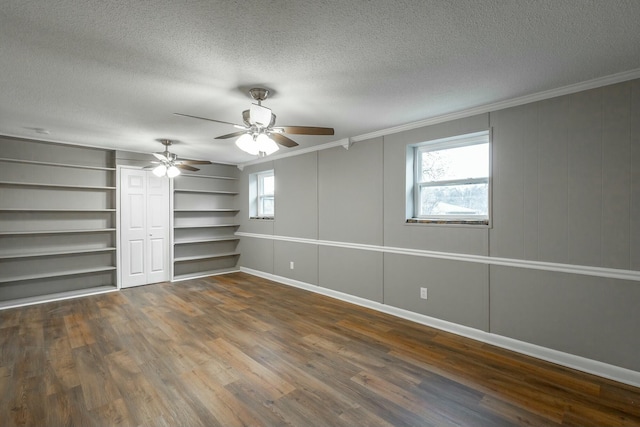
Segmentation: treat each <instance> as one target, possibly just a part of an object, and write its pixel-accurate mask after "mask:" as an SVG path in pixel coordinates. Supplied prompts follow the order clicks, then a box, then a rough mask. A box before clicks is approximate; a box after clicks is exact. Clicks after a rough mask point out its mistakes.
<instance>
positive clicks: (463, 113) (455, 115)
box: [237, 68, 640, 170]
mask: <svg viewBox="0 0 640 427" xmlns="http://www.w3.org/2000/svg"><path fill="white" fill-rule="evenodd" d="M637 78H640V68H636V69H634V70H629V71H624V72H621V73H616V74H611V75H609V76H604V77H598V78H595V79H591V80H587V81H584V82H580V83H575V84H571V85H567V86H562V87H559V88H556V89H550V90H545V91H542V92H537V93H533V94H530V95H524V96H520V97H517V98H512V99H507V100H504V101H497V102H492V103H490V104H484V105H479V106H477V107H472V108H468V109H465V110H460V111H455V112H452V113H447V114H442V115H439V116H434V117H429V118H426V119H423V120H419V121H417V122H411V123H406V124H403V125H399V126H394V127H390V128H386V129H382V130H379V131H375V132H370V133H365V134H362V135H358V136H354V137H351V138H346V139H341V140H338V141H333V142H328V143H326V144H320V145H314V146H313V147H308V148H302V149H300V150H295V151H291V152H288V153H283V154H278V155H275V156H269V157H264V158H260V159H256V160H252V161H250V162H246V163H241V164H238V165H237V166H238V169H240V170H242V169H244V167H245V166H249V165H255V164H258V163H264V162H267V161H271V160H277V159H283V158H286V157H292V156H297V155H302V154H307V153H311V152H314V151H321V150H326V149H328V148H333V147H338V146H343V147H345V148H347V149H348V148H349V147H351V145H352V144H353V143H355V142H359V141H366V140H368V139H373V138H378V137H381V136H387V135H391V134H394V133H399V132H404V131H408V130H413V129H417V128H421V127H425V126H431V125H435V124H438V123H443V122H449V121H452V120H457V119H462V118H465V117H471V116H475V115H477V114H484V113H491V112H494V111H498V110H504V109H505V108H511V107H517V106H519V105H524V104H530V103H533V102H538V101H543V100H545V99H550V98H555V97H557V96H563V95H570V94H572V93H577V92H582V91H585V90H589V89H596V88H599V87H603V86H608V85H612V84H616V83H622V82H626V81H629V80H633V79H637ZM345 141H346V142H345Z"/></svg>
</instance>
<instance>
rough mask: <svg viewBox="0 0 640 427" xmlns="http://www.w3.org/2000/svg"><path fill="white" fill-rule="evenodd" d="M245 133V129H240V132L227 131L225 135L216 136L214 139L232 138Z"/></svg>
mask: <svg viewBox="0 0 640 427" xmlns="http://www.w3.org/2000/svg"><path fill="white" fill-rule="evenodd" d="M245 133H247V132H246V131H240V132H233V133H228V134H226V135H221V136H216V139H228V138H233V137H235V136H240V135H242V134H245Z"/></svg>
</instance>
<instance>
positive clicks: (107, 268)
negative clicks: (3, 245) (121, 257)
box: [0, 266, 116, 283]
mask: <svg viewBox="0 0 640 427" xmlns="http://www.w3.org/2000/svg"><path fill="white" fill-rule="evenodd" d="M115 269H116V267H113V266H103V267H94V268H83V269H78V270H67V271H61V272H58V273H40V274H29V275H26V276H16V277H4V278H0V283H10V282H24V281H27V280H38V279H50V278H53V277H65V276H79V275H82V274H91V273H100V272H105V271H113V270H115Z"/></svg>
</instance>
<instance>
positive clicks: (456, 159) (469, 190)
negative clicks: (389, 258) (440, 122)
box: [413, 132, 489, 223]
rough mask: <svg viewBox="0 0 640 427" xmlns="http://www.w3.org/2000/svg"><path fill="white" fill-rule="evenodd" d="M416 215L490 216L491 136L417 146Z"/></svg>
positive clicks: (476, 218)
mask: <svg viewBox="0 0 640 427" xmlns="http://www.w3.org/2000/svg"><path fill="white" fill-rule="evenodd" d="M414 172H415V173H414V187H413V197H414V200H413V206H414V214H413V216H414V218H418V219H433V220H438V221H451V222H453V221H481V222H484V223H487V221H488V219H489V135H488V132H482V133H480V134H471V135H463V136H460V137H456V138H447V139H445V140H437V141H431V142H428V143H424V144H421V145H418V146H416V147H414Z"/></svg>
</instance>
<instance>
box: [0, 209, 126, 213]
mask: <svg viewBox="0 0 640 427" xmlns="http://www.w3.org/2000/svg"><path fill="white" fill-rule="evenodd" d="M115 211H116V210H115V209H28V208H10V209H0V212H60V213H88V212H115Z"/></svg>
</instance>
